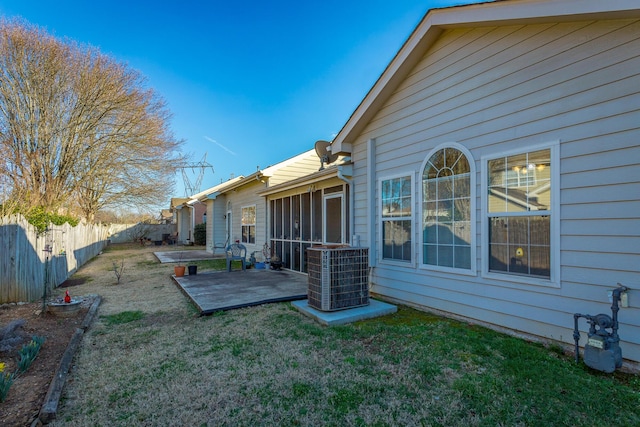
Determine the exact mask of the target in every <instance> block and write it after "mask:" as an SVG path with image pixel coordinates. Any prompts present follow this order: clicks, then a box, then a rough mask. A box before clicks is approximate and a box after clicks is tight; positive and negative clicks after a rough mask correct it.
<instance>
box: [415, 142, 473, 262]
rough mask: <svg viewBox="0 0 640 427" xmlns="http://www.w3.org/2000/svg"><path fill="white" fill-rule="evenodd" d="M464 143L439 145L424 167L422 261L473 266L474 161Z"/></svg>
mask: <svg viewBox="0 0 640 427" xmlns="http://www.w3.org/2000/svg"><path fill="white" fill-rule="evenodd" d="M463 150H464V149H463V148H462V147H454V146H446V147H444V148H437V149H436V150H435V151H434V152H432V154H431V155H430V156H429V158H428V159H427V161H426V162H425V165H424V169H423V171H422V264H423V265H425V266H433V267H436V268H443V269H449V268H456V269H466V270H471V269H472V254H473V253H474V252H475V251H473V244H472V239H473V232H472V229H473V221H472V216H473V215H472V213H473V203H472V201H473V198H472V196H471V189H472V188H473V187H472V179H473V174H472V170H473V163H472V162H470V161H469V159H468V157H470V155H469V154H468V153H467V154H465V152H466V150H464V151H465V152H463Z"/></svg>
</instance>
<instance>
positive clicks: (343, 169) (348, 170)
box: [338, 164, 360, 246]
mask: <svg viewBox="0 0 640 427" xmlns="http://www.w3.org/2000/svg"><path fill="white" fill-rule="evenodd" d="M345 174H346V175H348V176H353V165H351V164H349V165H338V178H339V179H341V180H343V181H344V182H346V183H347V185H348V186H349V218H348V220H349V233H351V235H352V237H351V239H349V243H350V244H351V246H354V243H358V246H359V242H356V240H358V241H359V240H360V238H359V237H358V236H357V235H356V234H355V230H354V229H353V227H354V223H355V221H354V218H355V214H354V212H353V210H354V207H355V200H354V199H355V195H354V194H353V180H352V179H350V178H347V177H346V176H345Z"/></svg>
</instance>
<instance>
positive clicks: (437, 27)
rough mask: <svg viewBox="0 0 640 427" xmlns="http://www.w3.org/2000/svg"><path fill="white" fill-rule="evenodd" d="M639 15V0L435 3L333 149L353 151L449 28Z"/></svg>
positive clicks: (350, 121)
mask: <svg viewBox="0 0 640 427" xmlns="http://www.w3.org/2000/svg"><path fill="white" fill-rule="evenodd" d="M637 17H640V3H639V2H638V1H637V0H615V1H602V0H499V1H494V2H487V3H477V4H470V5H464V6H454V7H447V8H441V9H431V10H429V11H428V12H427V14H426V15H425V16H424V18H423V19H422V21H421V22H420V23H419V24H418V26H417V27H416V28H415V30H414V31H413V33H412V34H411V35H410V36H409V38H408V39H407V41H406V42H405V43H404V45H403V46H402V47H401V48H400V50H399V51H398V53H397V54H396V55H395V57H394V58H393V59H392V60H391V62H390V63H389V65H388V66H387V68H386V69H385V70H384V71H383V73H382V75H381V76H380V77H379V78H378V80H377V81H376V83H375V84H374V85H373V87H372V88H371V89H370V90H369V92H368V93H367V95H366V96H365V97H364V99H363V100H362V102H361V103H360V105H359V106H358V107H357V108H356V110H355V111H354V112H353V113H352V114H351V117H349V120H348V121H347V123H346V124H345V125H344V126H343V128H342V129H341V130H340V132H339V133H338V135H337V136H336V137H335V138H334V140H333V142H332V144H331V145H332V152H333V153H340V154H350V153H351V144H352V143H353V142H354V139H355V138H357V137H358V136H359V135H360V134H361V133H362V131H363V130H364V128H365V126H367V124H368V123H369V122H370V121H371V120H372V119H373V117H374V115H375V114H376V113H377V112H378V111H379V110H380V108H381V107H382V105H383V104H384V102H386V100H387V99H389V97H390V96H391V95H392V94H393V92H394V91H395V90H396V88H397V87H398V86H399V85H400V83H401V82H402V81H403V80H404V79H405V78H406V77H407V75H408V74H409V73H410V72H411V70H413V69H414V67H415V66H416V65H417V64H418V62H419V61H420V60H422V58H423V57H424V55H425V54H426V53H427V51H428V50H429V48H430V47H431V46H432V45H433V44H434V43H435V41H436V40H437V39H438V37H439V36H440V35H441V34H442V33H443V32H444V31H445V30H447V29H450V28H464V27H481V26H490V25H493V26H501V25H514V24H528V23H544V22H558V21H562V22H567V21H582V20H591V19H616V18H637Z"/></svg>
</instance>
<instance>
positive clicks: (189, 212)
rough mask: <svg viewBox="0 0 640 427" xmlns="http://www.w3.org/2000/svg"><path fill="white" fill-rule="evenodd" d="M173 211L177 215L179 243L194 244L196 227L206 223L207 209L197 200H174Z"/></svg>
mask: <svg viewBox="0 0 640 427" xmlns="http://www.w3.org/2000/svg"><path fill="white" fill-rule="evenodd" d="M171 210H172V211H173V212H174V215H175V223H176V227H177V232H178V236H177V243H178V244H182V245H188V244H192V243H193V229H194V226H196V225H198V224H202V223H204V222H206V218H207V216H206V213H207V207H206V205H205V204H204V203H202V202H200V201H199V200H198V199H197V198H193V197H191V198H173V199H171Z"/></svg>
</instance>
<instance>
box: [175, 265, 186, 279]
mask: <svg viewBox="0 0 640 427" xmlns="http://www.w3.org/2000/svg"><path fill="white" fill-rule="evenodd" d="M184 270H185V266H184V265H176V266H175V267H173V274H174V275H175V276H176V277H182V276H184Z"/></svg>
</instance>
